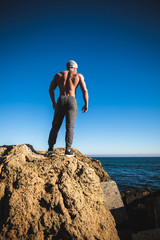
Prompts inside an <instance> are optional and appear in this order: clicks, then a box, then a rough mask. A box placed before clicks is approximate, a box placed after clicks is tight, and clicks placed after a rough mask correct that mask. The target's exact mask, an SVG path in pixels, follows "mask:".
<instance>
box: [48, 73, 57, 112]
mask: <svg viewBox="0 0 160 240" xmlns="http://www.w3.org/2000/svg"><path fill="white" fill-rule="evenodd" d="M57 79H58V74H56V75H55V76H54V78H53V80H52V82H51V84H50V87H49V94H50V98H51V100H52V103H53V108H54V109H55V108H56V101H55V94H54V90H55V89H56V87H57Z"/></svg>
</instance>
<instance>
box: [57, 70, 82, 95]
mask: <svg viewBox="0 0 160 240" xmlns="http://www.w3.org/2000/svg"><path fill="white" fill-rule="evenodd" d="M80 77H81V74H79V73H75V72H74V71H63V72H60V73H58V74H56V82H57V85H58V87H59V89H60V95H65V96H73V97H75V96H76V88H77V87H78V84H79V82H80Z"/></svg>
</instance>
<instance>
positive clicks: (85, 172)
mask: <svg viewBox="0 0 160 240" xmlns="http://www.w3.org/2000/svg"><path fill="white" fill-rule="evenodd" d="M61 151H62V152H63V150H60V149H59V150H57V154H56V155H55V156H48V155H47V154H45V153H43V152H36V151H35V150H34V149H33V147H32V146H30V145H17V146H3V147H0V213H1V214H0V239H12V240H14V239H33V240H39V239H40V240H43V239H54V240H56V239H62V240H64V239H65V240H67V239H71V240H72V239H78V240H84V239H86V240H87V239H88V240H98V239H99V240H103V239H105V240H106V239H107V240H116V239H119V237H118V235H117V231H116V228H115V221H114V219H113V217H112V215H111V213H110V211H109V210H106V209H105V207H104V197H103V192H102V189H101V187H100V178H101V180H103V178H104V179H105V181H106V177H107V175H105V174H101V173H102V172H103V171H102V172H101V171H100V167H98V165H99V166H100V164H99V163H98V162H97V161H95V162H94V161H93V162H92V160H91V159H88V158H87V157H86V159H83V155H81V154H80V153H79V152H78V151H77V152H76V157H71V158H67V157H65V156H64V155H63V154H61ZM81 156H82V158H81ZM98 168H99V170H97V171H96V169H98ZM95 172H96V173H97V174H99V177H100V178H99V177H98V175H97V174H96V173H95ZM100 172H101V173H100ZM105 176H106V177H105Z"/></svg>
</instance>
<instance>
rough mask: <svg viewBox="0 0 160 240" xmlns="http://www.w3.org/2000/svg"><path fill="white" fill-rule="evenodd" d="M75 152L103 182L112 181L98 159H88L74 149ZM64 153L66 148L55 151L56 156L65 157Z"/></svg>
mask: <svg viewBox="0 0 160 240" xmlns="http://www.w3.org/2000/svg"><path fill="white" fill-rule="evenodd" d="M73 152H74V154H75V157H76V159H78V160H79V161H81V162H83V163H87V164H89V166H90V167H91V168H93V169H94V171H95V173H96V174H97V175H98V176H99V178H100V181H101V182H106V181H108V180H109V179H110V177H109V175H108V174H107V172H106V171H105V170H104V169H103V168H102V165H101V162H100V161H98V160H97V159H93V158H90V157H87V156H86V155H84V154H82V153H81V152H80V151H78V150H77V149H74V148H73ZM39 153H46V152H42V151H39ZM64 153H65V148H56V149H55V154H58V155H61V156H63V155H64Z"/></svg>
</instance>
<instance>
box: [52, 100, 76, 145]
mask: <svg viewBox="0 0 160 240" xmlns="http://www.w3.org/2000/svg"><path fill="white" fill-rule="evenodd" d="M64 116H65V117H66V137H65V141H66V148H70V147H71V145H72V142H73V135H74V131H73V130H74V124H75V120H76V116H77V101H76V98H75V97H73V96H60V97H59V98H58V101H57V105H56V109H55V113H54V118H53V122H52V128H51V131H50V134H49V139H48V144H49V146H50V147H53V145H54V144H55V143H56V139H57V134H58V131H59V129H60V127H61V125H62V122H63V119H64Z"/></svg>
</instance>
